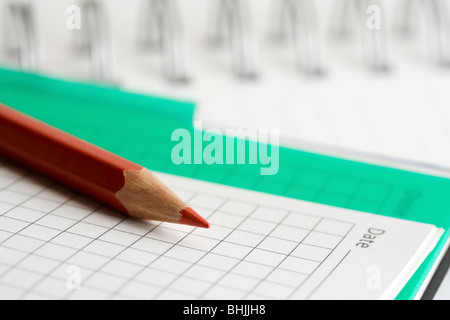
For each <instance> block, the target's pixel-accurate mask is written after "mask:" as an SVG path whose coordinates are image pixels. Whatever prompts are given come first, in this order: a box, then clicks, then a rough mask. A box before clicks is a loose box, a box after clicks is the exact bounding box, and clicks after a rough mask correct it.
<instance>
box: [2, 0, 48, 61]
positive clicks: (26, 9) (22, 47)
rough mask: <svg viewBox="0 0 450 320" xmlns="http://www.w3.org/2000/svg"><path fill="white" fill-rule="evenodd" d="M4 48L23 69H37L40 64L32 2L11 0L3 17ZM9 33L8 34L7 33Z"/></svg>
mask: <svg viewBox="0 0 450 320" xmlns="http://www.w3.org/2000/svg"><path fill="white" fill-rule="evenodd" d="M3 29H4V32H5V36H4V41H3V49H4V51H5V53H6V54H7V55H8V56H10V57H12V58H13V59H14V60H16V61H17V63H18V65H19V67H20V68H22V69H29V70H35V69H37V68H38V65H39V57H38V48H37V40H36V31H35V30H36V28H35V18H34V12H33V7H32V3H31V2H25V1H9V2H7V3H6V5H5V12H4V18H3ZM6 33H8V34H6Z"/></svg>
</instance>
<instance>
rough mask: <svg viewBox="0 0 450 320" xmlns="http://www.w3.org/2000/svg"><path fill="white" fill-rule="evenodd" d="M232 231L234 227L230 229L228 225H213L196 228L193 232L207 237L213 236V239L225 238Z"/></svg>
mask: <svg viewBox="0 0 450 320" xmlns="http://www.w3.org/2000/svg"><path fill="white" fill-rule="evenodd" d="M211 231H212V232H211ZM231 231H232V229H230V228H228V227H221V226H218V225H212V226H211V228H210V229H206V228H196V229H195V230H194V231H193V232H192V233H191V234H195V235H198V236H203V237H206V238H212V239H216V240H223V239H225V238H226V237H227V236H228V235H229V234H230V233H231Z"/></svg>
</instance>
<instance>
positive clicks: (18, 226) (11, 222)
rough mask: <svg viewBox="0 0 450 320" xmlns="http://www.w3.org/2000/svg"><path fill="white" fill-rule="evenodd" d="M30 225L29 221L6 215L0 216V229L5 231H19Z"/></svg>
mask: <svg viewBox="0 0 450 320" xmlns="http://www.w3.org/2000/svg"><path fill="white" fill-rule="evenodd" d="M28 225H29V223H28V222H24V221H20V220H17V219H12V218H8V217H5V216H2V217H0V230H3V231H9V232H12V233H17V232H19V231H20V230H22V229H23V228H25V227H26V226H28Z"/></svg>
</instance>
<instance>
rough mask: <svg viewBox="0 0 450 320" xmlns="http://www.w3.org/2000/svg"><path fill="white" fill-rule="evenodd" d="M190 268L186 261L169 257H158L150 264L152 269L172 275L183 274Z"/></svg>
mask: <svg viewBox="0 0 450 320" xmlns="http://www.w3.org/2000/svg"><path fill="white" fill-rule="evenodd" d="M190 266H191V264H190V263H188V262H186V261H181V260H178V259H173V258H169V257H160V258H159V259H156V260H155V261H154V262H153V263H152V264H151V267H152V268H154V269H159V270H163V271H167V272H172V273H174V274H179V273H183V272H184V271H185V270H186V269H187V268H189V267H190Z"/></svg>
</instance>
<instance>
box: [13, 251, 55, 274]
mask: <svg viewBox="0 0 450 320" xmlns="http://www.w3.org/2000/svg"><path fill="white" fill-rule="evenodd" d="M58 264H59V262H58V261H55V260H50V259H47V258H43V257H39V256H35V255H31V256H28V257H27V258H25V259H24V260H22V261H21V262H20V263H19V265H18V267H20V268H22V269H25V270H28V271H33V272H37V273H40V274H47V273H49V272H50V271H51V270H53V269H54V268H56V266H58Z"/></svg>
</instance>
